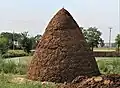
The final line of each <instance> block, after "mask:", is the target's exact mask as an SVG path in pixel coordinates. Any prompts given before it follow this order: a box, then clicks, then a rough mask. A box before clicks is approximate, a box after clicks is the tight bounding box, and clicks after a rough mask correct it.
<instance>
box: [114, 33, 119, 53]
mask: <svg viewBox="0 0 120 88" xmlns="http://www.w3.org/2000/svg"><path fill="white" fill-rule="evenodd" d="M115 43H116V45H117V50H118V52H119V50H120V34H118V35H117V36H116V38H115Z"/></svg>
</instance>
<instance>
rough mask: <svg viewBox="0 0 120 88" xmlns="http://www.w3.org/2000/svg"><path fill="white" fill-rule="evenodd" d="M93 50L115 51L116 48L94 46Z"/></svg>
mask: <svg viewBox="0 0 120 88" xmlns="http://www.w3.org/2000/svg"><path fill="white" fill-rule="evenodd" d="M94 51H104V52H105V51H106V52H111V51H116V48H94Z"/></svg>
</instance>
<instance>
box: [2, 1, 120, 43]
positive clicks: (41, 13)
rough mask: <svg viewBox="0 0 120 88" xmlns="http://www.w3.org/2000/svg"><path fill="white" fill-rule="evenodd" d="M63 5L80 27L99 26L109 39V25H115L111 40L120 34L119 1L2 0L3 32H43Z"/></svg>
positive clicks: (34, 33)
mask: <svg viewBox="0 0 120 88" xmlns="http://www.w3.org/2000/svg"><path fill="white" fill-rule="evenodd" d="M62 7H64V8H65V9H67V10H68V11H69V12H70V13H71V14H72V16H73V17H74V19H75V20H76V21H77V23H78V24H79V26H82V27H85V28H88V27H94V26H96V27H98V28H99V30H100V31H101V32H102V33H103V34H102V37H103V39H104V40H105V41H106V42H108V40H109V39H108V36H109V29H108V28H109V27H113V29H112V41H114V39H115V36H116V34H118V33H119V30H120V29H119V0H0V32H3V31H9V32H12V31H13V30H14V31H15V32H24V31H29V33H30V34H31V35H32V36H34V35H37V34H43V33H44V30H45V28H46V26H47V24H48V22H49V21H50V19H51V18H52V17H53V16H54V15H55V13H56V12H57V11H58V10H59V9H61V8H62Z"/></svg>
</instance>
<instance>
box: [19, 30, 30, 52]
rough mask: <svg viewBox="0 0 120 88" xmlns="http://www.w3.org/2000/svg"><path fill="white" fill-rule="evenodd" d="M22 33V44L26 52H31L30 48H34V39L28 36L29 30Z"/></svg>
mask: <svg viewBox="0 0 120 88" xmlns="http://www.w3.org/2000/svg"><path fill="white" fill-rule="evenodd" d="M21 35H22V40H21V46H22V48H23V50H24V51H25V52H27V53H30V50H31V49H32V40H31V39H30V38H29V37H28V32H23V33H21Z"/></svg>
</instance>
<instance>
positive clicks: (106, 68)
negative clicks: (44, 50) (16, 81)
mask: <svg viewBox="0 0 120 88" xmlns="http://www.w3.org/2000/svg"><path fill="white" fill-rule="evenodd" d="M31 59H32V56H26V57H17V58H10V59H6V61H9V60H11V61H14V62H15V63H22V64H28V63H30V61H31ZM96 61H97V64H98V66H99V69H100V71H101V73H103V74H120V57H96Z"/></svg>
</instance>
